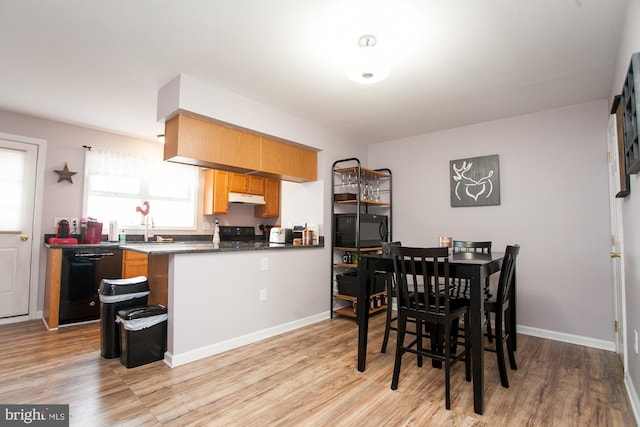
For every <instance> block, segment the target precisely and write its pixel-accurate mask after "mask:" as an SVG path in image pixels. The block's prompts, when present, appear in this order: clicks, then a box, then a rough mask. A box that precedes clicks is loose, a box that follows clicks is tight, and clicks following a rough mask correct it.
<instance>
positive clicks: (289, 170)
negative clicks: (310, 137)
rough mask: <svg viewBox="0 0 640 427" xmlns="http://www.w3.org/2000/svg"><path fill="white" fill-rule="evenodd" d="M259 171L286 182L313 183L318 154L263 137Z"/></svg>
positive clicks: (316, 170)
mask: <svg viewBox="0 0 640 427" xmlns="http://www.w3.org/2000/svg"><path fill="white" fill-rule="evenodd" d="M261 170H262V171H263V172H266V173H269V174H273V175H277V176H280V177H282V179H285V180H287V181H293V182H308V181H315V180H317V179H318V153H317V152H316V151H313V150H309V149H306V148H302V147H298V146H295V145H291V144H285V143H284V142H280V141H276V140H273V139H269V138H265V137H263V138H262V168H261Z"/></svg>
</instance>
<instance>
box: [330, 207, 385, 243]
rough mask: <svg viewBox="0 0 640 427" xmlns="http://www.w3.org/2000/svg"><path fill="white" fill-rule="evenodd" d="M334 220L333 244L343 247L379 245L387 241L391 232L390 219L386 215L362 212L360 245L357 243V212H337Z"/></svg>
mask: <svg viewBox="0 0 640 427" xmlns="http://www.w3.org/2000/svg"><path fill="white" fill-rule="evenodd" d="M333 222H334V223H333V230H334V233H333V245H334V246H339V247H343V248H355V247H360V248H374V247H378V246H381V245H382V242H386V241H387V237H388V234H389V225H388V224H389V219H388V217H387V216H386V215H374V214H364V213H362V214H360V233H359V235H358V240H359V242H360V244H359V245H356V234H357V231H358V216H357V214H355V213H349V214H335V215H334V216H333Z"/></svg>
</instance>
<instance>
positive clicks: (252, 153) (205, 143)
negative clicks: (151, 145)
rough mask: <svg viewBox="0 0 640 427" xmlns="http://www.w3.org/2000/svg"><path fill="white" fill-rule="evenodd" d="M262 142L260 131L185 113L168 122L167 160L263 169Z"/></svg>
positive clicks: (210, 165)
mask: <svg viewBox="0 0 640 427" xmlns="http://www.w3.org/2000/svg"><path fill="white" fill-rule="evenodd" d="M261 146H262V141H261V138H260V137H259V136H258V135H254V134H251V133H247V132H242V131H240V130H237V129H232V128H229V127H226V126H223V125H220V124H217V123H212V122H208V121H205V120H201V119H198V118H195V117H191V116H188V115H185V114H178V115H177V116H175V117H173V118H171V119H169V120H167V122H166V123H165V145H164V159H165V160H171V161H176V162H179V163H187V164H192V165H198V166H206V167H221V168H225V167H230V168H236V169H238V170H243V171H247V172H248V171H254V170H259V169H260V162H261V158H260V153H261Z"/></svg>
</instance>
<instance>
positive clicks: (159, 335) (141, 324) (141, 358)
mask: <svg viewBox="0 0 640 427" xmlns="http://www.w3.org/2000/svg"><path fill="white" fill-rule="evenodd" d="M116 321H117V322H118V323H120V347H121V352H120V363H122V364H123V365H124V366H126V367H127V368H135V367H136V366H140V365H146V364H147V363H151V362H155V361H157V360H162V359H163V358H164V352H165V349H166V346H167V307H165V306H164V305H149V306H146V307H137V308H129V309H126V310H120V311H119V312H118V317H117V319H116Z"/></svg>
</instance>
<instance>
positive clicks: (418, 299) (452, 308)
mask: <svg viewBox="0 0 640 427" xmlns="http://www.w3.org/2000/svg"><path fill="white" fill-rule="evenodd" d="M391 253H392V255H393V266H394V275H395V277H396V291H397V308H398V322H397V329H398V336H397V339H396V354H395V363H394V367H393V378H392V381H391V389H392V390H396V389H397V388H398V382H399V379H400V367H401V364H402V356H403V355H404V353H407V352H409V353H413V354H416V355H417V358H418V361H417V362H418V366H422V359H423V357H429V358H431V359H432V360H433V361H439V362H443V363H444V371H445V406H446V408H447V409H450V408H451V379H450V374H451V366H452V365H453V364H455V363H456V362H458V361H460V360H464V362H465V372H466V380H467V381H471V361H470V357H468V355H470V352H469V348H470V347H469V328H468V325H469V305H468V304H467V303H466V302H465V300H462V299H452V298H450V297H449V287H450V286H451V281H450V278H449V250H448V248H446V247H441V248H412V247H405V246H394V247H392V248H391ZM461 317H462V318H464V325H465V341H464V347H463V349H462V350H461V351H460V352H452V351H451V340H452V336H451V324H452V321H453V320H454V319H459V318H461ZM410 320H411V321H414V322H415V324H416V327H415V334H416V335H415V339H413V338H412V339H411V340H410V342H409V343H408V344H405V338H406V333H407V323H408V322H409V321H410ZM427 324H428V325H429V327H430V331H431V333H430V338H431V340H430V342H431V345H430V346H428V348H427V347H425V345H424V344H425V342H424V338H425V336H424V335H423V327H424V326H425V325H427Z"/></svg>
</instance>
